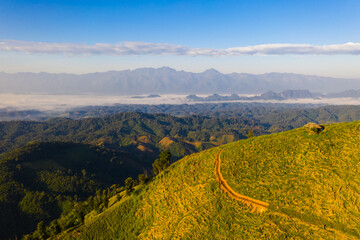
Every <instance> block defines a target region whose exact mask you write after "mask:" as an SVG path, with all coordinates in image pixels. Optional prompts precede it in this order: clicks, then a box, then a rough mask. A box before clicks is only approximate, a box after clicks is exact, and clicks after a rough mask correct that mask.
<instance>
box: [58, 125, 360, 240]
mask: <svg viewBox="0 0 360 240" xmlns="http://www.w3.org/2000/svg"><path fill="white" fill-rule="evenodd" d="M359 133H360V122H353V123H341V124H333V125H326V126H325V130H324V131H323V132H321V133H319V134H316V133H313V132H309V131H307V130H306V129H305V128H300V129H295V130H292V131H289V132H284V133H278V134H272V135H267V136H261V137H256V138H251V139H247V140H241V141H238V142H234V143H231V144H227V145H224V146H221V147H217V148H212V149H209V150H206V151H203V152H201V153H198V154H192V155H189V156H187V157H185V158H183V159H182V160H180V161H178V162H176V163H174V164H172V165H171V166H170V167H169V168H168V169H167V170H165V171H164V172H162V173H161V174H160V175H158V176H157V177H156V178H155V179H154V180H153V181H152V182H151V183H149V184H147V185H141V186H140V187H139V188H138V189H137V190H136V191H135V192H134V193H133V194H132V195H131V196H124V197H122V198H121V200H119V201H117V202H116V203H115V204H113V205H112V206H111V207H110V208H108V210H107V211H105V212H103V213H101V214H99V215H92V216H88V217H86V218H85V219H86V220H85V223H84V224H83V225H81V226H79V227H77V228H75V229H69V230H67V231H64V232H63V233H61V234H60V235H58V236H57V237H55V238H54V239H286V238H290V239H358V238H359V237H360V202H359V199H360V177H359V174H358V173H359V171H360V146H359V145H358V143H359V141H360V134H359ZM219 151H221V154H220V158H221V173H222V175H223V177H224V178H225V179H226V181H227V182H228V184H229V186H230V187H231V188H232V189H233V190H235V191H236V192H238V193H239V194H242V195H245V196H248V197H251V198H254V199H257V200H261V201H264V202H266V203H268V204H269V208H268V209H267V210H266V211H264V212H263V213H261V214H259V213H256V212H253V209H252V208H251V207H249V206H247V205H246V204H244V203H242V202H240V201H236V200H234V199H232V198H230V197H229V196H228V195H227V194H226V193H225V192H224V191H223V190H222V189H221V188H220V184H219V182H218V181H217V179H216V176H215V162H216V159H217V155H218V153H219Z"/></svg>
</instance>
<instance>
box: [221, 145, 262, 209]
mask: <svg viewBox="0 0 360 240" xmlns="http://www.w3.org/2000/svg"><path fill="white" fill-rule="evenodd" d="M221 152H222V150H221V151H219V152H218V154H217V157H216V164H215V175H216V179H217V180H218V181H219V182H220V185H221V189H223V190H224V191H225V192H226V193H227V194H228V196H229V197H231V198H233V199H235V200H237V201H240V202H243V203H245V204H246V205H248V206H249V207H251V208H252V212H257V213H261V212H263V211H266V210H267V209H268V207H269V204H268V203H266V202H262V201H259V200H256V199H253V198H250V197H247V196H244V195H240V194H238V193H237V192H235V191H234V190H233V189H232V188H231V187H230V186H229V185H228V184H227V182H226V180H225V179H224V178H223V176H222V175H221V172H220V164H221V159H220V154H221Z"/></svg>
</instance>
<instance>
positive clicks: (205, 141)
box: [0, 112, 266, 157]
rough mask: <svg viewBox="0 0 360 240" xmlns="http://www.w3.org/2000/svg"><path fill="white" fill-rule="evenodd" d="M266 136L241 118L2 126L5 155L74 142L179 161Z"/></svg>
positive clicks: (130, 118)
mask: <svg viewBox="0 0 360 240" xmlns="http://www.w3.org/2000/svg"><path fill="white" fill-rule="evenodd" d="M250 129H254V130H255V133H258V134H259V133H263V132H265V131H266V126H264V125H263V124H261V123H259V122H258V121H255V120H251V119H247V118H242V117H237V118H231V117H229V118H219V117H205V116H185V117H174V116H170V115H166V114H145V113H138V112H128V113H119V114H116V115H112V116H107V117H97V118H88V119H81V120H71V119H63V118H58V119H51V120H49V121H45V122H32V121H10V122H0V153H1V152H6V151H8V150H11V149H15V148H17V147H21V146H23V145H25V144H26V143H28V142H36V141H71V142H82V143H90V144H95V145H103V146H106V147H110V148H116V149H123V150H126V151H132V152H135V151H142V152H147V153H151V152H156V154H158V152H159V149H160V148H162V149H163V148H168V149H170V151H171V152H172V154H173V155H174V156H175V157H181V156H184V155H186V154H189V153H192V152H196V151H199V150H203V149H205V148H209V147H212V146H216V145H220V144H224V143H228V142H232V141H234V140H238V139H242V138H246V135H247V132H248V130H250Z"/></svg>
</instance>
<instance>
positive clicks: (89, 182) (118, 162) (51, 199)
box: [0, 142, 144, 239]
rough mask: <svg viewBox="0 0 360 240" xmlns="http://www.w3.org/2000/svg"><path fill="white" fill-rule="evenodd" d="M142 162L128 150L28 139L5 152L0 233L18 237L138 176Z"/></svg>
mask: <svg viewBox="0 0 360 240" xmlns="http://www.w3.org/2000/svg"><path fill="white" fill-rule="evenodd" d="M143 165H144V163H141V164H140V163H139V162H138V159H136V158H135V157H134V156H132V154H128V153H124V152H118V151H115V150H110V149H106V148H102V147H97V146H91V145H89V144H80V143H62V142H43V143H33V144H27V145H26V146H24V147H22V148H19V149H17V150H16V151H12V152H8V153H6V154H4V155H3V156H2V157H1V160H0V211H1V215H0V229H1V231H0V239H9V238H11V239H18V238H20V237H21V235H22V234H25V233H29V232H31V231H34V230H35V229H36V226H37V224H38V222H40V221H43V222H45V223H47V222H50V221H51V220H53V219H55V218H58V217H60V215H61V214H65V215H66V214H68V213H69V212H70V211H71V210H72V209H73V208H74V207H76V204H77V202H78V201H83V200H86V199H87V198H88V197H89V196H92V195H95V193H96V192H97V191H99V190H102V189H105V188H109V187H110V186H112V185H114V184H117V185H122V184H123V182H124V179H125V178H126V177H129V176H132V177H134V176H137V175H138V174H139V173H141V172H142V171H143ZM99 193H102V192H99ZM99 193H97V194H98V195H99ZM74 221H75V219H74V220H69V221H68V222H67V223H66V224H65V225H64V226H63V227H65V226H67V227H71V225H73V224H76V222H74Z"/></svg>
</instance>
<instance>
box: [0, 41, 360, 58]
mask: <svg viewBox="0 0 360 240" xmlns="http://www.w3.org/2000/svg"><path fill="white" fill-rule="evenodd" d="M0 51H15V52H24V53H27V54H64V55H70V56H71V55H119V56H122V55H178V56H245V55H289V54H292V55H360V43H351V42H350V43H345V44H338V45H322V46H317V45H310V44H263V45H255V46H246V47H233V48H227V49H211V48H191V47H187V46H181V45H174V44H168V43H148V42H122V43H118V44H108V43H96V44H94V45H87V44H77V43H47V42H31V41H17V40H3V41H0Z"/></svg>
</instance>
